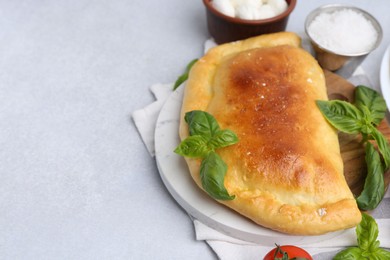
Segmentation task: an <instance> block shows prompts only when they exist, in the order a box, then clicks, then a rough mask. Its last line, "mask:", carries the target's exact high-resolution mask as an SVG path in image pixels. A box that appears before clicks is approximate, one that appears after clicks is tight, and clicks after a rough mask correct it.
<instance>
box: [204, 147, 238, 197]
mask: <svg viewBox="0 0 390 260" xmlns="http://www.w3.org/2000/svg"><path fill="white" fill-rule="evenodd" d="M226 171H227V165H226V164H225V162H224V161H223V160H222V159H221V157H220V156H219V155H218V154H217V153H215V152H210V153H208V155H207V156H206V157H205V158H204V159H203V161H202V163H201V165H200V178H201V181H202V186H203V188H204V189H205V191H206V192H207V193H208V194H209V195H210V196H211V197H213V198H214V199H217V200H232V199H234V198H235V196H230V195H229V193H228V192H227V190H226V188H225V185H224V179H225V174H226Z"/></svg>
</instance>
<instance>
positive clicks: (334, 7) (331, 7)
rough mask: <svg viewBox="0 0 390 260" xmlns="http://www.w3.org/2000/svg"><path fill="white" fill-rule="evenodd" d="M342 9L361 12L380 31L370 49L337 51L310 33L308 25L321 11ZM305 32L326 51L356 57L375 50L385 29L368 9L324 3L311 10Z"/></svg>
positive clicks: (328, 11) (327, 11)
mask: <svg viewBox="0 0 390 260" xmlns="http://www.w3.org/2000/svg"><path fill="white" fill-rule="evenodd" d="M342 9H349V10H354V11H357V12H359V13H361V14H362V15H363V16H364V17H365V18H367V19H368V20H369V21H370V22H371V23H372V25H373V26H374V28H375V30H376V31H377V33H378V37H377V39H376V41H375V44H374V45H373V46H372V47H371V48H370V49H368V50H367V51H362V52H356V53H348V52H341V53H340V52H335V51H332V50H330V49H328V48H326V47H324V46H322V45H321V44H319V43H318V42H316V41H315V40H314V39H313V38H312V37H311V35H310V33H309V30H308V27H309V25H310V24H311V22H312V21H313V20H314V18H315V17H316V16H317V15H319V14H321V13H330V12H334V11H337V10H342ZM305 32H306V34H307V36H309V38H310V40H311V41H312V42H313V43H315V44H316V45H317V46H318V47H319V48H320V49H322V50H324V51H326V52H329V53H332V54H336V55H341V56H346V57H356V56H363V55H366V54H368V53H370V52H372V51H373V50H375V49H376V48H377V47H378V46H379V45H380V43H381V41H382V38H383V30H382V26H381V25H380V23H379V22H378V20H377V19H376V18H375V17H374V16H373V15H371V14H370V13H368V12H367V11H365V10H363V9H360V8H358V7H356V6H352V5H344V4H328V5H323V6H320V7H318V8H316V9H314V10H313V11H311V12H310V13H309V14H308V16H307V17H306V21H305Z"/></svg>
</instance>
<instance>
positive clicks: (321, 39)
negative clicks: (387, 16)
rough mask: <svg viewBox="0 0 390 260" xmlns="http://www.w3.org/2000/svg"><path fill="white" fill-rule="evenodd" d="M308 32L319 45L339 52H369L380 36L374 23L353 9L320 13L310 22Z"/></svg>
mask: <svg viewBox="0 0 390 260" xmlns="http://www.w3.org/2000/svg"><path fill="white" fill-rule="evenodd" d="M308 34H309V35H310V37H311V38H312V40H313V41H315V42H316V43H317V44H318V45H320V46H321V47H323V48H325V49H328V50H330V51H332V52H334V53H338V54H357V53H364V52H367V51H369V50H371V48H372V47H373V46H374V44H375V42H376V40H377V38H378V32H377V30H376V29H375V28H374V26H373V24H372V23H371V22H370V21H369V20H368V19H367V18H366V17H365V16H364V15H363V14H362V13H360V12H357V11H355V10H352V9H341V10H338V11H334V12H330V13H321V14H319V15H318V16H317V17H316V18H314V19H313V21H312V22H311V23H310V24H309V26H308Z"/></svg>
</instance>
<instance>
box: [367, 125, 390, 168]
mask: <svg viewBox="0 0 390 260" xmlns="http://www.w3.org/2000/svg"><path fill="white" fill-rule="evenodd" d="M371 135H372V137H373V138H374V139H375V141H376V143H377V144H378V148H379V152H380V153H381V154H382V157H383V160H384V161H385V166H386V167H385V168H386V169H385V170H387V169H388V168H389V166H390V146H389V143H388V142H387V139H386V137H385V136H384V135H383V134H382V133H381V132H380V131H379V130H378V129H377V128H375V127H372V132H371Z"/></svg>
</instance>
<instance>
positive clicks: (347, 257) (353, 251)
mask: <svg viewBox="0 0 390 260" xmlns="http://www.w3.org/2000/svg"><path fill="white" fill-rule="evenodd" d="M359 259H362V260H366V259H367V258H366V257H363V256H362V250H361V249H360V248H358V247H349V248H347V249H344V250H343V251H341V252H339V253H338V254H337V255H335V256H334V257H333V260H359Z"/></svg>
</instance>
